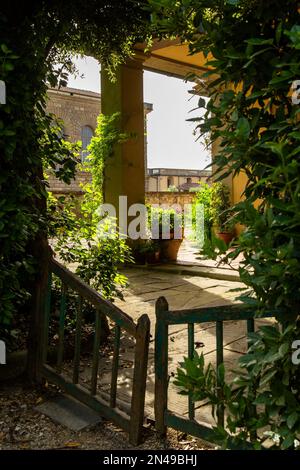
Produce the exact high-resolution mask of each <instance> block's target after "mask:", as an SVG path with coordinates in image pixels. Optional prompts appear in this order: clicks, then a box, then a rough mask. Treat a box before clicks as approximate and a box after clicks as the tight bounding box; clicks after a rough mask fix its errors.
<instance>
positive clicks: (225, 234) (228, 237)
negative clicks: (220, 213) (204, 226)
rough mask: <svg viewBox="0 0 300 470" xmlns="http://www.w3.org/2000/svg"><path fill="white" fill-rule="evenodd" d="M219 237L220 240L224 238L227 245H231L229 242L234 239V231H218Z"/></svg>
mask: <svg viewBox="0 0 300 470" xmlns="http://www.w3.org/2000/svg"><path fill="white" fill-rule="evenodd" d="M217 237H218V238H220V240H223V241H224V242H225V243H226V245H229V243H230V242H231V240H232V239H233V233H232V232H217Z"/></svg>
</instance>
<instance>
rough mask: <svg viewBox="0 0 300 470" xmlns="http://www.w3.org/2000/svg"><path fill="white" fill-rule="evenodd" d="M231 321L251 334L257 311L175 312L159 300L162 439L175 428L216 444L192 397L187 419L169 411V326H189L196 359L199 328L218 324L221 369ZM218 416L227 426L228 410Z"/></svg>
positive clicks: (157, 396) (158, 394) (157, 373)
mask: <svg viewBox="0 0 300 470" xmlns="http://www.w3.org/2000/svg"><path fill="white" fill-rule="evenodd" d="M273 316H274V315H273V314H272V313H266V314H264V318H266V317H273ZM259 318H262V317H259ZM230 320H231V321H232V320H238V321H245V322H246V324H247V333H251V332H253V331H254V329H255V311H254V310H253V309H251V308H249V306H245V305H243V304H235V305H229V306H222V307H203V308H196V309H191V310H176V311H171V310H169V306H168V303H167V301H166V299H165V298H164V297H160V298H159V299H158V300H157V302H156V328H155V426H156V430H157V432H158V433H159V435H160V436H164V435H165V434H166V430H167V427H171V428H174V429H177V430H178V431H182V432H184V433H187V434H191V435H193V436H195V437H199V438H201V439H204V440H206V441H209V442H214V432H213V430H212V426H210V425H209V424H206V423H202V422H201V423H200V422H197V420H196V419H195V403H194V401H193V400H192V397H191V396H189V397H188V410H187V416H184V415H179V414H177V413H174V412H172V411H170V410H169V409H168V384H169V373H168V360H169V326H170V325H186V326H187V336H188V345H187V354H186V356H187V357H189V358H191V359H192V358H193V355H194V344H195V338H194V335H195V333H194V329H195V324H201V323H202V324H204V323H207V322H214V323H215V326H216V368H217V367H218V366H219V365H220V364H222V363H223V355H224V349H223V328H224V325H223V323H224V322H226V321H230ZM198 339H201V338H197V340H198ZM217 416H218V424H220V425H224V410H223V409H222V408H221V407H219V409H218V412H217Z"/></svg>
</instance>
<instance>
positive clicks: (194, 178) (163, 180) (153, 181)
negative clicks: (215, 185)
mask: <svg viewBox="0 0 300 470" xmlns="http://www.w3.org/2000/svg"><path fill="white" fill-rule="evenodd" d="M210 176H211V171H208V170H185V169H178V168H149V169H148V174H147V182H146V191H150V192H161V191H170V190H178V191H189V190H190V189H192V188H197V187H198V185H199V182H202V183H209V178H210Z"/></svg>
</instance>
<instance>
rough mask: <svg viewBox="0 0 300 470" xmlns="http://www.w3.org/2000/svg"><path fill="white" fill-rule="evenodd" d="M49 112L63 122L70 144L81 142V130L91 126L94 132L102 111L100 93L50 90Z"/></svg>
mask: <svg viewBox="0 0 300 470" xmlns="http://www.w3.org/2000/svg"><path fill="white" fill-rule="evenodd" d="M47 94H48V98H49V100H48V102H47V112H49V113H53V114H55V115H56V116H57V117H58V118H60V119H62V120H63V128H64V134H65V137H66V139H67V140H69V141H70V142H77V141H78V140H81V129H82V128H83V127H84V126H89V127H90V128H91V129H92V130H93V131H94V130H95V128H96V125H97V116H98V115H99V114H100V110H101V98H100V94H99V93H94V92H92V91H85V90H76V89H74V88H61V89H60V90H56V89H53V88H50V89H49V90H48V93H47Z"/></svg>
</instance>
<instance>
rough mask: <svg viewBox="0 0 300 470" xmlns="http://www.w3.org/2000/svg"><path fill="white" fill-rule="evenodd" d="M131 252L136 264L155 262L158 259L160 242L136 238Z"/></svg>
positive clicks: (157, 261)
mask: <svg viewBox="0 0 300 470" xmlns="http://www.w3.org/2000/svg"><path fill="white" fill-rule="evenodd" d="M132 254H133V258H134V260H135V262H136V263H137V264H145V263H147V264H155V263H159V261H160V244H159V243H158V241H157V240H152V239H151V238H148V239H146V240H144V239H139V240H136V241H135V243H134V245H133V246H132Z"/></svg>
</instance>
